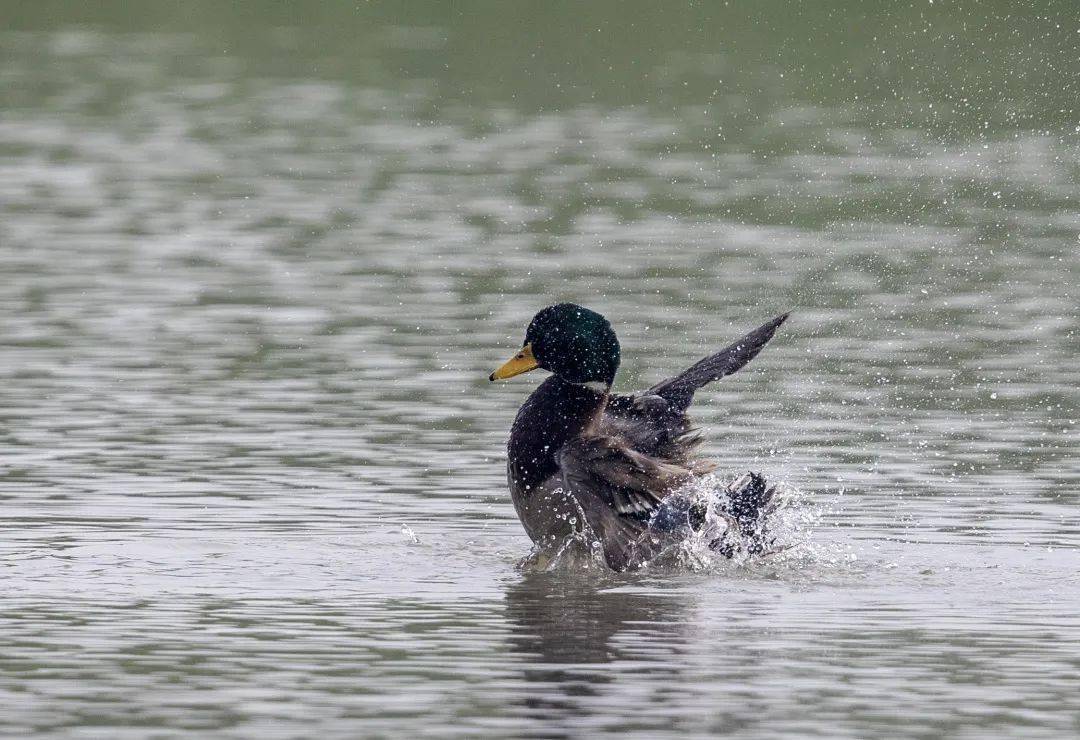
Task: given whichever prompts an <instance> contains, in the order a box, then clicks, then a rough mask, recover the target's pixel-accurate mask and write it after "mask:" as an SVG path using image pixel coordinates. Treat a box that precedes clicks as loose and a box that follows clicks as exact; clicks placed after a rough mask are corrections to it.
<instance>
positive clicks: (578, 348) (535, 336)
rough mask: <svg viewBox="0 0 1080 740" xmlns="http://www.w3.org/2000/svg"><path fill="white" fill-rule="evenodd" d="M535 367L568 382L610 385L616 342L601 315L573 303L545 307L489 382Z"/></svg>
mask: <svg viewBox="0 0 1080 740" xmlns="http://www.w3.org/2000/svg"><path fill="white" fill-rule="evenodd" d="M537 367H542V368H544V369H545V370H550V371H551V372H553V373H555V374H556V375H558V376H559V377H560V378H562V379H563V380H565V381H568V382H570V383H582V384H584V383H603V384H604V385H605V386H610V385H611V383H612V381H614V380H615V373H616V371H617V370H618V369H619V340H618V338H617V337H616V336H615V332H614V331H613V330H612V328H611V324H609V323H608V320H607V319H605V318H604V317H603V316H601V315H600V314H598V313H596V312H595V311H590V310H589V309H587V308H585V307H584V306H579V305H577V304H574V303H559V304H557V305H554V306H548V307H547V308H545V309H544V310H542V311H541V312H540V313H538V314H536V316H534V317H533V320H532V322H531V323H530V324H529V328H528V330H527V331H526V332H525V344H524V346H522V348H521V351H520V352H518V353H517V354H516V355H515V356H514V357H513V358H511V359H510V361H509V362H507V363H506V364H504V365H503V366H502V367H500V368H499V369H498V370H496V371H495V372H493V373H492V374H491V378H490V379H491V380H501V379H503V378H511V377H513V376H515V375H518V374H520V373H524V372H528V371H529V370H532V369H534V368H537Z"/></svg>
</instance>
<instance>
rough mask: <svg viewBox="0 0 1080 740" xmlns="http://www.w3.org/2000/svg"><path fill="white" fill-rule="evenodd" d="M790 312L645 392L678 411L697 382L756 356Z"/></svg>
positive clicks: (730, 370) (707, 380)
mask: <svg viewBox="0 0 1080 740" xmlns="http://www.w3.org/2000/svg"><path fill="white" fill-rule="evenodd" d="M790 315H791V312H790V311H789V312H788V313H785V314H784V315H782V316H777V317H776V318H775V319H773V320H772V321H770V322H768V323H766V324H763V325H762V326H759V327H758V328H757V329H754V330H753V331H752V332H750V333H749V334H747V335H746V336H744V337H743V338H742V339H740V340H738V341H737V342H735V343H734V344H732V345H730V346H728V347H725V348H724V349H722V350H720V351H719V352H717V353H716V354H713V355H709V356H708V357H706V358H704V359H702V360H699V361H698V362H696V363H694V364H693V365H692V366H690V367H689V368H687V369H686V370H684V371H683V372H681V373H679V374H678V375H676V376H675V377H673V378H668V379H667V380H662V381H660V382H659V383H657V384H656V385H654V386H653V387H652V388H650V389H649V391H648V392H649V393H652V394H655V395H657V396H660V397H662V398H664V399H666V400H667V402H668V403H669V404H670V405H671V406H672V407H674V408H675V409H677V410H678V411H685V410H686V409H687V407H689V406H690V402H691V401H692V400H694V392H695V391H696V390H697V389H698V388H700V387H701V386H703V385H705V384H707V383H711V382H712V381H714V380H719V379H720V378H722V377H724V376H725V375H731V374H732V373H734V372H736V371H737V370H739V369H741V368H742V367H743V366H744V365H746V363H748V362H750V360H752V359H754V358H755V357H757V355H758V353H759V352H761V349H762V348H763V347H764V346H765V344H766V343H767V342H768V341H769V340H770V339H772V337H773V334H775V333H776V330H777V329H778V328H779V327H780V325H781V324H783V323H784V322H785V321H787V318H788V316H790Z"/></svg>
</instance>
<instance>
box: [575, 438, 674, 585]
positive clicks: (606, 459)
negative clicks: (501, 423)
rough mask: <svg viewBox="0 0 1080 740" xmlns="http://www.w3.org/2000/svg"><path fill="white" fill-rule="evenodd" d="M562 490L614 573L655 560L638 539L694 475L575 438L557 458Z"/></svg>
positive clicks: (614, 443)
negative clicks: (577, 507) (668, 498)
mask: <svg viewBox="0 0 1080 740" xmlns="http://www.w3.org/2000/svg"><path fill="white" fill-rule="evenodd" d="M559 466H560V469H561V472H562V476H563V485H564V487H565V488H566V490H568V491H570V492H571V493H572V494H573V496H574V498H575V499H577V502H578V504H579V505H580V506H581V510H582V513H583V514H584V515H585V520H586V522H588V524H589V527H590V528H591V529H592V530H593V533H594V534H595V535H596V536H597V538H598V539H599V541H600V544H601V545H602V546H603V549H604V558H605V559H606V560H607V563H608V565H609V566H611V567H612V568H613V569H614V570H626V569H627V568H632V567H637V566H640V565H641V564H642V563H644V562H645V561H646V560H647V559H648V558H649V557H651V556H652V555H653V554H655V549H656V546H655V544H654V543H653V542H652V541H651V539H650V538H649V537H647V536H643V535H644V533H645V530H646V528H647V524H648V521H649V517H650V516H651V515H652V513H653V512H654V511H656V508H657V507H658V506H659V505H660V502H661V501H663V499H664V498H665V497H666V496H667V495H668V494H669V493H671V491H672V490H674V489H675V488H678V487H679V486H680V485H682V484H684V483H686V482H687V481H688V480H690V479H691V478H692V477H693V473H692V472H691V471H690V470H689V469H688V468H685V467H683V466H680V465H675V464H672V463H668V462H664V461H662V460H657V459H655V458H652V457H649V456H648V455H643V454H641V453H639V452H635V451H634V450H632V449H630V448H629V447H627V445H626V443H625V442H624V441H622V440H621V439H619V438H616V437H611V436H591V437H579V438H577V439H574V440H572V441H570V442H568V443H567V444H566V445H564V446H563V448H562V450H561V451H560V454H559Z"/></svg>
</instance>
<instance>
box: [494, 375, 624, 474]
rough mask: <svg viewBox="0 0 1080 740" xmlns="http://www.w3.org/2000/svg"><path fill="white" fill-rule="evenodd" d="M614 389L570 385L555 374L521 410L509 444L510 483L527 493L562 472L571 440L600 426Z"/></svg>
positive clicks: (594, 384) (598, 384)
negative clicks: (561, 458)
mask: <svg viewBox="0 0 1080 740" xmlns="http://www.w3.org/2000/svg"><path fill="white" fill-rule="evenodd" d="M609 390H610V386H609V385H608V384H606V383H588V384H580V383H569V382H567V381H565V380H563V379H561V378H560V377H559V376H557V375H552V376H551V377H550V378H548V379H547V380H545V381H544V382H543V383H541V384H540V386H539V387H538V388H537V389H536V390H535V391H533V394H532V395H531V396H529V399H528V400H527V401H526V402H525V404H524V405H523V406H522V407H521V410H520V411H518V414H517V418H515V419H514V426H513V427H512V428H511V430H510V442H509V444H508V453H509V455H508V457H509V474H510V483H511V485H512V486H514V487H518V488H521V489H522V490H523V491H525V492H527V491H528V490H531V489H533V488H535V487H536V486H538V485H539V484H541V483H543V482H544V481H545V480H547V479H548V478H549V477H550V476H551V475H552V474H553V473H554V472H555V471H556V470H557V469H558V459H557V456H558V453H559V450H560V449H561V448H562V446H563V445H564V444H566V442H567V441H569V440H571V439H573V438H574V437H577V436H578V435H580V434H582V433H583V432H586V431H588V430H589V429H591V428H594V427H595V426H596V425H597V424H599V423H600V417H601V416H602V415H603V413H604V406H605V405H606V404H607V399H608V391H609Z"/></svg>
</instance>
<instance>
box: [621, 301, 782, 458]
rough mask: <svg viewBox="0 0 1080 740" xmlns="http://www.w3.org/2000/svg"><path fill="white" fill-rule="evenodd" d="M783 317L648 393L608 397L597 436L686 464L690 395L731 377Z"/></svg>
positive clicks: (690, 448)
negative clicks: (605, 436) (620, 440)
mask: <svg viewBox="0 0 1080 740" xmlns="http://www.w3.org/2000/svg"><path fill="white" fill-rule="evenodd" d="M787 317H788V314H784V315H783V316H777V317H776V318H775V319H773V320H772V321H769V322H767V323H765V324H763V325H762V326H760V327H758V328H757V329H754V330H753V331H752V332H750V333H748V334H746V335H745V336H743V337H742V338H741V339H739V340H738V341H737V342H735V343H733V344H731V345H729V346H728V347H725V348H724V349H722V350H720V351H719V352H717V353H715V354H712V355H709V356H708V357H706V358H704V359H702V360H700V361H698V362H696V363H694V365H693V366H691V367H689V368H687V369H686V370H684V371H683V372H681V373H679V374H678V375H676V376H674V377H672V378H668V379H667V380H662V381H660V382H659V383H657V384H656V385H654V386H653V387H652V388H649V389H648V390H647V391H641V392H640V393H634V394H632V395H625V396H624V395H613V396H611V397H610V398H609V399H608V404H607V408H606V409H605V410H604V416H603V419H602V421H601V425H600V431H601V433H604V434H609V435H613V436H618V437H621V438H623V439H625V440H626V442H627V444H628V445H629V446H630V447H632V448H633V449H635V450H637V451H638V452H643V453H645V454H647V455H653V456H655V457H659V458H663V459H665V460H670V461H671V462H674V463H678V464H680V465H688V464H690V461H691V459H692V457H693V455H694V452H695V448H696V447H697V444H698V442H699V441H700V439H699V436H698V434H697V432H696V431H695V430H694V429H693V428H692V427H691V425H690V421H689V419H688V418H687V416H686V410H687V408H688V407H689V406H690V402H691V400H693V397H694V392H695V391H696V390H697V389H698V388H700V387H702V386H703V385H706V384H708V383H710V382H712V381H714V380H718V379H719V378H722V377H724V376H726V375H731V374H732V373H734V372H736V371H738V370H739V369H740V368H742V367H743V366H744V365H746V363H748V362H750V360H752V359H754V357H756V356H757V354H758V353H759V352H761V350H762V348H763V347H764V346H765V344H766V343H768V341H769V340H770V339H772V337H773V334H775V333H776V330H777V329H778V328H779V327H780V325H781V324H783V323H784V321H786V320H787Z"/></svg>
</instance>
